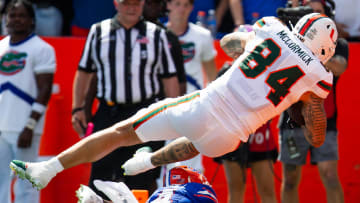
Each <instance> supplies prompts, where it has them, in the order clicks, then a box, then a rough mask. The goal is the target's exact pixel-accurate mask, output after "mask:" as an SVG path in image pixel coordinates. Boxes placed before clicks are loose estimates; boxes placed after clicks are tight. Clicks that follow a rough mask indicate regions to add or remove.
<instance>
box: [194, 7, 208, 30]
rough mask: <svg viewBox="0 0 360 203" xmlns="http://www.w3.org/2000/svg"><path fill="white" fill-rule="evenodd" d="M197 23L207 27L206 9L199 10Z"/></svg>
mask: <svg viewBox="0 0 360 203" xmlns="http://www.w3.org/2000/svg"><path fill="white" fill-rule="evenodd" d="M196 25H199V26H201V27H203V28H206V26H207V23H206V13H205V11H199V12H198V14H197V17H196Z"/></svg>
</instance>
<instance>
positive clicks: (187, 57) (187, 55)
mask: <svg viewBox="0 0 360 203" xmlns="http://www.w3.org/2000/svg"><path fill="white" fill-rule="evenodd" d="M180 44H181V49H182V54H183V58H184V63H187V62H189V61H191V60H192V59H193V58H194V56H195V44H194V42H183V41H180Z"/></svg>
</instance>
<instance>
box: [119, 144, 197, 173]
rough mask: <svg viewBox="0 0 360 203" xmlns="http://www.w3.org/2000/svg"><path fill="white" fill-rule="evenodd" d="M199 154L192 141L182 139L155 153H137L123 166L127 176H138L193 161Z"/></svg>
mask: <svg viewBox="0 0 360 203" xmlns="http://www.w3.org/2000/svg"><path fill="white" fill-rule="evenodd" d="M198 154H199V152H198V151H197V150H196V148H195V147H194V145H193V144H192V143H191V141H190V140H188V139H187V138H185V137H181V138H178V139H176V140H174V141H172V142H171V143H170V144H168V145H166V146H164V147H162V148H161V149H159V150H157V151H156V152H154V153H149V152H143V151H141V152H139V153H136V154H135V155H134V157H133V158H131V159H129V160H127V161H126V162H125V164H124V165H122V168H123V169H124V171H125V175H137V174H139V173H143V172H145V171H148V170H150V169H153V168H155V167H157V166H162V165H165V164H169V163H174V162H178V161H184V160H188V159H191V158H193V157H194V156H196V155H198Z"/></svg>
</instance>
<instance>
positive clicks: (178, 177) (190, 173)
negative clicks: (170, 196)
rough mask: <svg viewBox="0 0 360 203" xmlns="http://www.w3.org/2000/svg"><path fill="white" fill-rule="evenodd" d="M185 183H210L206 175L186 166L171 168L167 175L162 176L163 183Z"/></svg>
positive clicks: (166, 184)
mask: <svg viewBox="0 0 360 203" xmlns="http://www.w3.org/2000/svg"><path fill="white" fill-rule="evenodd" d="M186 183H201V184H205V185H210V184H209V182H208V181H207V179H206V177H205V176H204V175H202V174H201V173H200V172H198V171H197V170H195V169H193V168H191V167H187V166H176V167H174V168H172V169H171V170H170V171H169V173H168V174H167V177H164V185H165V186H168V185H183V184H186Z"/></svg>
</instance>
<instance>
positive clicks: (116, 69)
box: [79, 17, 176, 104]
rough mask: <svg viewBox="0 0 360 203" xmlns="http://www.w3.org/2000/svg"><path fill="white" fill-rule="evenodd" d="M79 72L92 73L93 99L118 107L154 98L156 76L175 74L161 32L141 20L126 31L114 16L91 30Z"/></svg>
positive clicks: (156, 87) (151, 24)
mask: <svg viewBox="0 0 360 203" xmlns="http://www.w3.org/2000/svg"><path fill="white" fill-rule="evenodd" d="M79 70H82V71H86V72H95V71H96V72H97V77H98V83H97V97H98V98H100V99H103V100H105V101H108V102H115V103H119V104H132V103H138V102H143V101H145V100H147V99H150V98H154V97H156V96H157V95H158V94H159V91H160V84H159V82H160V80H159V79H158V77H159V76H161V77H165V78H166V77H172V76H175V75H176V69H175V66H174V61H173V60H172V57H171V54H170V50H169V46H168V41H167V38H166V35H165V30H164V29H162V28H160V27H159V26H157V25H155V24H153V23H151V22H147V21H143V20H141V21H139V23H137V24H136V25H135V26H134V27H133V28H131V29H128V30H127V29H125V28H124V27H122V26H121V25H120V24H119V23H118V21H117V19H116V17H114V18H112V19H107V20H104V21H101V22H99V23H97V24H94V25H93V26H92V27H91V29H90V32H89V35H88V38H87V40H86V44H85V48H84V51H83V55H82V57H81V60H80V62H79Z"/></svg>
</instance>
